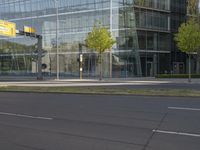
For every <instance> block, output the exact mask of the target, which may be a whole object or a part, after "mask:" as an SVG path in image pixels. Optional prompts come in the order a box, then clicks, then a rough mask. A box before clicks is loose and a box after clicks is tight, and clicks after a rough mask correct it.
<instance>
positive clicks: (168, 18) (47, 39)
mask: <svg viewBox="0 0 200 150" xmlns="http://www.w3.org/2000/svg"><path fill="white" fill-rule="evenodd" d="M186 13H187V9H186V0H0V19H1V20H7V21H11V22H15V23H16V24H17V29H18V30H23V27H24V26H31V27H34V28H36V30H37V33H38V34H40V35H42V37H43V40H42V41H43V44H42V45H43V50H44V53H43V58H42V62H43V64H46V66H47V67H45V68H43V72H44V73H45V75H46V76H52V77H53V76H55V74H56V71H57V63H56V62H57V57H56V56H57V54H58V56H59V57H58V58H59V61H58V62H59V68H58V69H59V75H60V76H62V77H78V75H79V62H78V61H77V60H78V58H79V55H80V53H82V54H83V75H84V77H89V78H91V77H96V76H98V70H99V65H98V55H97V53H96V52H95V51H94V50H90V49H87V48H86V47H84V46H81V45H82V44H84V40H85V38H86V35H87V34H88V32H90V31H91V30H92V28H93V26H94V25H95V23H97V22H101V23H102V25H103V26H106V27H107V28H108V29H109V30H110V31H111V33H112V36H113V37H114V39H116V41H117V43H116V44H115V45H114V46H113V48H112V51H111V52H109V51H108V52H105V54H104V60H103V68H104V69H103V70H104V72H103V75H104V77H110V76H112V77H138V76H154V75H156V74H160V73H172V72H173V73H184V72H185V71H186V65H185V64H186V56H185V55H184V54H183V53H180V51H178V50H177V48H176V46H175V43H174V41H173V35H174V33H175V32H177V29H178V27H179V25H180V23H182V22H184V21H185V19H186ZM36 43H37V40H36V39H34V38H30V37H26V36H17V37H16V38H6V37H0V74H1V75H3V74H4V75H34V74H35V73H36V72H37V67H36V66H37V65H36V63H37V51H36V49H37V47H36Z"/></svg>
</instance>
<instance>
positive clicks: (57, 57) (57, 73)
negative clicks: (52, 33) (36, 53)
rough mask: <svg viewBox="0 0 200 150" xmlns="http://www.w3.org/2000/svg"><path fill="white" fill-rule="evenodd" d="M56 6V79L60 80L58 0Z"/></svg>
mask: <svg viewBox="0 0 200 150" xmlns="http://www.w3.org/2000/svg"><path fill="white" fill-rule="evenodd" d="M55 7H56V79H57V80H59V72H60V68H59V65H60V64H59V50H58V29H59V18H58V0H55Z"/></svg>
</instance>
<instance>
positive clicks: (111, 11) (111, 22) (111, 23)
mask: <svg viewBox="0 0 200 150" xmlns="http://www.w3.org/2000/svg"><path fill="white" fill-rule="evenodd" d="M112 7H113V3H112V0H110V33H111V35H113V34H112V30H113V27H112V26H113V20H112V19H113V10H112ZM112 49H113V47H112V48H111V50H110V73H109V74H110V78H112Z"/></svg>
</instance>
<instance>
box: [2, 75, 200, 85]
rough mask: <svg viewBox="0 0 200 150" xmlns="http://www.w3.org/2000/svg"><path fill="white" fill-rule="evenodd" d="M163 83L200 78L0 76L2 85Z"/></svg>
mask: <svg viewBox="0 0 200 150" xmlns="http://www.w3.org/2000/svg"><path fill="white" fill-rule="evenodd" d="M162 84H186V85H188V84H191V85H193V84H198V85H200V79H192V82H191V83H188V80H187V79H155V78H112V79H110V78H105V79H103V80H102V81H99V80H98V79H82V80H80V79H75V78H73V79H60V80H55V79H52V78H45V79H44V80H41V81H39V80H37V79H36V78H35V77H5V78H3V77H0V86H1V87H2V86H27V87H30V86H38V87H59V86H62V87H65V86H66V87H67V86H69V87H70V86H117V85H119V86H120V85H160V86H161V85H162Z"/></svg>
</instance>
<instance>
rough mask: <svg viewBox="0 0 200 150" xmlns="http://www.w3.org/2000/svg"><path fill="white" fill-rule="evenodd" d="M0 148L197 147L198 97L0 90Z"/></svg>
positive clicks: (133, 149) (199, 142) (138, 149)
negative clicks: (25, 92) (8, 91)
mask: <svg viewBox="0 0 200 150" xmlns="http://www.w3.org/2000/svg"><path fill="white" fill-rule="evenodd" d="M0 149H1V150H199V149H200V98H179V97H143V96H140V97H137V96H102V95H101V96H100V95H96V96H94V95H93V96H90V95H65V94H61V95H60V94H30V93H29V94H22V93H0Z"/></svg>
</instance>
